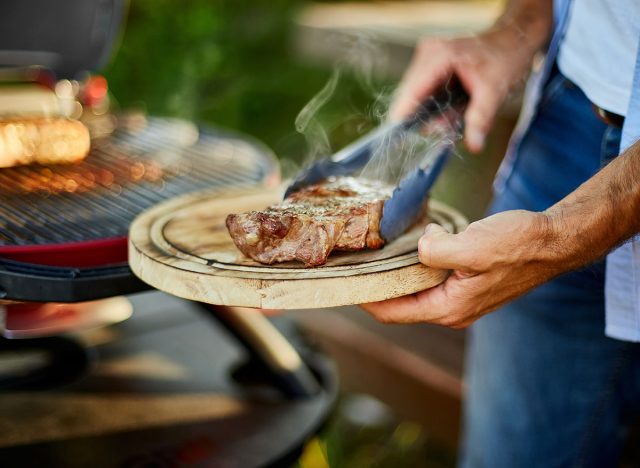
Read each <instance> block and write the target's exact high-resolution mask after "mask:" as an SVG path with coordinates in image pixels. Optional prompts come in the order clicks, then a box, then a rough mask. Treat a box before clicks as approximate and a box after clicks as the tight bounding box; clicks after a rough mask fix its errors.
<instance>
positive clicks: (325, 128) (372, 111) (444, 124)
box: [295, 35, 461, 184]
mask: <svg viewBox="0 0 640 468" xmlns="http://www.w3.org/2000/svg"><path fill="white" fill-rule="evenodd" d="M332 46H333V47H335V48H336V56H338V57H341V58H340V60H339V61H338V62H337V63H336V64H335V65H334V69H333V73H332V74H331V77H330V78H329V80H328V81H327V83H326V84H325V86H324V87H323V88H322V89H321V90H320V91H319V92H318V93H317V94H316V95H315V96H314V97H313V98H312V99H311V100H310V101H309V103H307V104H306V105H305V106H304V108H303V109H302V110H301V111H300V113H299V114H298V116H297V117H296V119H295V128H296V131H297V132H299V133H301V134H302V135H303V136H304V138H305V140H306V142H307V145H308V154H307V158H306V160H307V163H311V162H313V161H314V160H317V159H318V158H322V157H328V156H330V155H331V154H332V153H335V152H336V150H338V149H340V148H332V145H331V139H330V138H329V132H330V131H331V130H333V126H335V125H340V124H343V123H345V122H347V121H349V120H356V121H358V120H359V121H362V122H363V124H361V125H360V126H359V128H358V129H357V130H358V134H359V135H358V136H362V135H363V134H364V133H366V131H367V128H368V127H371V126H373V127H377V126H380V125H388V122H387V121H388V118H387V117H388V109H389V106H390V104H391V102H392V100H393V91H394V88H393V87H392V86H389V85H387V86H384V85H379V84H377V83H376V80H375V78H376V77H377V76H378V75H380V74H384V73H385V71H386V68H387V62H388V60H387V58H388V57H389V54H388V53H386V51H385V50H384V49H383V47H382V46H381V45H379V43H377V42H375V41H374V40H372V39H371V38H370V37H367V36H366V35H358V36H349V37H348V38H344V40H343V41H342V42H341V43H340V44H336V43H335V42H334V43H332ZM346 75H349V76H350V77H351V76H352V77H353V78H355V80H354V81H355V83H356V84H357V86H359V88H360V91H361V92H362V91H363V92H364V93H365V95H366V96H368V97H369V98H370V100H371V101H370V104H369V105H368V106H367V107H366V108H365V109H355V108H354V109H351V110H350V112H349V113H347V115H342V116H340V117H339V118H338V119H337V120H335V119H334V122H332V123H327V122H326V121H325V122H323V121H322V119H321V118H320V113H321V110H322V109H323V108H324V107H325V106H327V105H328V104H329V103H331V102H332V100H333V99H335V97H336V94H337V93H336V91H342V90H341V86H343V82H344V77H345V76H346ZM423 130H424V129H423ZM460 138H461V132H460V129H459V128H457V126H456V125H455V124H454V122H453V121H451V120H449V119H446V118H445V119H439V120H438V121H437V122H434V123H433V124H430V125H429V128H428V129H427V131H423V132H418V131H410V132H404V133H403V134H401V135H400V136H399V137H397V138H387V139H385V140H383V141H381V142H380V144H379V145H378V147H377V148H375V151H374V155H373V157H372V158H371V160H370V161H369V163H368V164H367V165H366V166H365V167H364V168H363V169H362V170H361V171H360V173H359V174H354V175H355V176H359V177H363V178H367V179H375V180H382V181H385V182H388V183H390V184H397V183H398V181H399V180H400V179H401V178H402V177H403V176H404V175H405V174H406V173H407V172H409V171H411V170H412V169H414V168H416V167H418V166H421V167H425V166H427V165H429V163H430V161H431V160H433V158H435V156H436V155H438V154H439V153H440V152H441V151H442V149H443V148H444V146H445V145H453V144H455V142H456V141H457V140H459V139H460Z"/></svg>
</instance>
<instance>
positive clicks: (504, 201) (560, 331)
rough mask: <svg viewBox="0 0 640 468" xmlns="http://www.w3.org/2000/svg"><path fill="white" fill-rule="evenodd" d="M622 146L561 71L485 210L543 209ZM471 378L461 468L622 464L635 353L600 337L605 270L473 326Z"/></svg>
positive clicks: (599, 266)
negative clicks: (502, 187)
mask: <svg viewBox="0 0 640 468" xmlns="http://www.w3.org/2000/svg"><path fill="white" fill-rule="evenodd" d="M619 140H620V130H619V129H617V128H613V127H608V126H607V125H606V124H604V123H603V122H601V121H600V120H599V119H598V118H597V117H596V116H595V114H594V113H593V111H592V109H591V104H590V103H589V101H588V100H587V98H586V96H585V95H584V94H583V93H582V91H580V89H579V88H577V87H576V86H575V85H573V84H571V83H570V82H568V81H567V80H566V79H565V78H564V77H563V76H562V75H560V74H557V72H556V74H555V75H554V76H553V77H552V78H551V79H550V80H549V82H548V83H547V85H546V87H545V91H544V93H543V98H542V101H541V104H540V108H539V111H538V115H537V117H536V118H535V120H534V122H533V125H532V127H531V128H530V130H529V131H528V133H527V135H526V136H525V137H524V139H523V141H522V144H521V146H520V148H519V151H518V155H517V159H516V162H515V166H514V170H513V172H512V173H511V174H510V176H509V178H508V179H507V182H506V187H505V190H504V191H503V192H501V193H500V194H499V195H498V196H497V197H496V199H495V200H494V202H493V204H492V206H491V208H490V212H492V213H495V212H499V211H504V210H512V209H526V210H535V211H540V210H544V209H546V208H547V207H549V206H550V205H552V204H554V203H555V202H557V201H558V200H560V199H561V198H563V197H564V196H565V195H567V194H568V193H570V192H571V191H573V190H574V189H575V188H577V187H578V186H579V185H580V184H581V183H582V182H583V181H585V180H586V179H588V178H589V177H591V176H592V175H593V174H594V173H595V172H597V171H598V169H599V168H600V167H601V166H602V165H603V164H604V163H606V162H608V160H610V159H611V158H613V157H615V155H616V154H617V151H618V145H619ZM466 382H467V385H468V387H467V388H468V391H467V394H466V401H465V409H464V436H463V441H462V446H461V459H460V465H461V466H462V467H465V468H466V467H473V468H480V467H486V468H502V467H505V468H506V467H509V468H512V467H545V468H549V467H566V466H570V467H574V466H575V467H578V466H579V467H606V466H616V464H617V461H618V459H619V455H620V451H621V447H622V444H623V443H624V438H625V435H626V431H625V427H626V426H627V425H628V423H629V421H630V420H631V419H632V418H635V417H636V415H637V414H638V409H639V408H640V349H639V347H638V345H637V344H631V343H625V342H622V341H617V340H613V339H610V338H607V337H605V335H604V262H599V263H595V264H593V265H591V266H589V267H587V268H585V269H583V270H580V271H576V272H572V273H569V274H565V275H563V276H561V277H559V278H557V279H554V280H553V281H550V282H548V283H546V284H544V285H542V286H540V287H538V288H536V289H535V290H533V291H531V292H530V293H529V294H527V295H525V296H523V297H521V298H519V299H517V300H515V301H513V302H511V303H510V304H508V305H506V306H504V307H502V308H501V309H500V310H498V311H496V312H494V313H491V314H489V315H487V316H485V317H483V318H482V319H480V320H479V321H478V322H477V323H476V324H474V325H473V326H472V327H471V329H470V332H469V346H468V353H467V368H466Z"/></svg>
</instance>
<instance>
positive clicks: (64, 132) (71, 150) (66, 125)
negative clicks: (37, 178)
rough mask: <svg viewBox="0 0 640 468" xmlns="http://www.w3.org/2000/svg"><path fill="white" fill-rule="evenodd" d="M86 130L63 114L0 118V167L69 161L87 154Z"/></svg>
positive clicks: (82, 125) (87, 138) (81, 124)
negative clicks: (60, 115)
mask: <svg viewBox="0 0 640 468" xmlns="http://www.w3.org/2000/svg"><path fill="white" fill-rule="evenodd" d="M89 146H90V139H89V131H88V130H87V127H85V126H84V124H83V123H82V122H79V121H77V120H69V119H66V118H62V117H50V118H49V117H32V118H29V117H26V118H11V119H0V168H2V167H12V166H18V165H22V164H31V163H38V164H69V163H74V162H77V161H80V160H82V159H84V158H85V157H86V156H87V154H88V153H89Z"/></svg>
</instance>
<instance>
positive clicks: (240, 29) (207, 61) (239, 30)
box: [105, 0, 373, 161]
mask: <svg viewBox="0 0 640 468" xmlns="http://www.w3.org/2000/svg"><path fill="white" fill-rule="evenodd" d="M303 3H304V2H302V1H300V0H270V1H260V0H235V1H234V0H216V1H214V0H183V1H179V0H132V1H131V4H130V11H129V16H128V20H127V25H126V29H125V33H124V35H123V37H122V40H121V43H120V46H119V48H118V51H117V53H116V55H115V57H114V59H113V60H112V62H111V64H110V65H109V66H108V68H107V69H106V71H105V75H106V77H107V79H108V80H109V84H110V89H111V92H112V94H113V96H114V97H115V99H116V101H117V102H118V103H119V104H120V106H121V107H122V108H129V107H142V108H144V109H146V111H147V112H148V113H149V114H155V115H171V116H178V117H184V118H188V119H192V120H195V121H204V122H209V123H212V124H217V125H220V126H223V127H228V128H232V129H236V130H240V131H242V132H245V133H248V134H250V135H252V136H254V137H257V138H258V139H260V140H262V141H263V142H265V143H266V144H267V145H269V146H270V147H271V148H272V149H273V150H274V151H275V152H276V154H278V155H279V156H280V157H283V158H289V159H293V160H296V161H300V160H302V159H303V158H304V155H305V154H306V152H307V151H308V149H307V146H306V143H305V140H304V138H303V137H302V136H301V135H299V134H297V133H296V132H295V128H294V120H295V117H296V115H297V114H298V112H299V111H300V110H301V109H302V107H303V106H304V105H305V104H306V103H307V102H308V101H309V100H310V99H311V98H312V97H313V95H314V94H315V93H316V92H318V91H319V90H320V89H321V88H322V87H323V85H324V84H325V83H326V81H327V80H328V78H329V76H330V74H331V66H330V65H327V66H326V67H324V68H321V67H315V66H311V65H305V64H303V63H301V62H300V60H298V59H296V58H295V57H294V56H293V53H292V52H291V50H292V46H291V41H292V30H293V21H292V18H293V15H294V14H295V12H296V11H297V10H298V8H300V6H301V5H302V4H303ZM372 99H373V96H371V94H370V91H367V90H365V89H364V88H363V87H361V86H359V85H358V83H357V80H355V79H354V77H353V76H348V75H347V76H346V77H344V76H343V78H342V80H341V83H340V86H339V92H338V93H337V95H336V96H335V97H334V99H332V101H331V103H330V104H329V105H328V106H325V108H323V110H322V116H321V118H322V119H324V120H323V125H325V126H326V127H327V128H329V129H333V133H332V140H334V144H335V146H336V147H339V146H341V145H342V144H344V143H346V142H348V141H349V140H350V139H352V138H354V137H355V136H356V135H357V133H360V132H362V130H363V126H364V127H366V126H367V125H369V124H370V123H371V122H370V119H369V118H368V117H367V112H366V109H367V106H368V105H370V103H371V101H372ZM344 116H348V118H347V119H346V122H345V117H344Z"/></svg>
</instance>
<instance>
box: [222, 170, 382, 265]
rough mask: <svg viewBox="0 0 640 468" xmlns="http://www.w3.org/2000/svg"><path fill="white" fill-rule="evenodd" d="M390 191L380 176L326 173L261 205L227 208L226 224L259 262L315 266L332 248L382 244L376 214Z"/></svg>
mask: <svg viewBox="0 0 640 468" xmlns="http://www.w3.org/2000/svg"><path fill="white" fill-rule="evenodd" d="M390 195H391V189H390V188H389V187H387V186H385V185H382V184H381V183H379V182H371V181H366V180H356V179H353V178H350V177H342V178H336V179H330V180H328V181H327V182H324V183H322V184H317V185H312V186H309V187H306V188H304V189H302V190H300V191H298V192H296V193H294V194H292V195H291V196H290V197H289V198H287V199H286V200H284V201H283V202H282V203H280V204H278V205H273V206H270V207H268V208H267V209H265V210H264V211H251V212H248V213H240V214H230V215H229V216H227V220H226V224H227V229H228V230H229V234H231V238H232V239H233V242H234V243H235V244H236V246H237V247H238V249H239V250H240V251H241V252H242V253H243V254H245V255H246V256H248V257H251V258H252V259H254V260H256V261H258V262H260V263H266V264H272V263H275V262H286V261H289V260H300V261H301V262H304V263H305V265H307V266H318V265H322V264H324V263H325V262H326V261H327V257H328V256H329V254H330V253H331V252H332V251H333V250H363V249H365V248H369V249H379V248H380V247H382V246H383V245H384V240H383V239H382V237H380V218H381V217H382V206H383V204H384V200H386V199H387V198H389V196H390Z"/></svg>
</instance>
